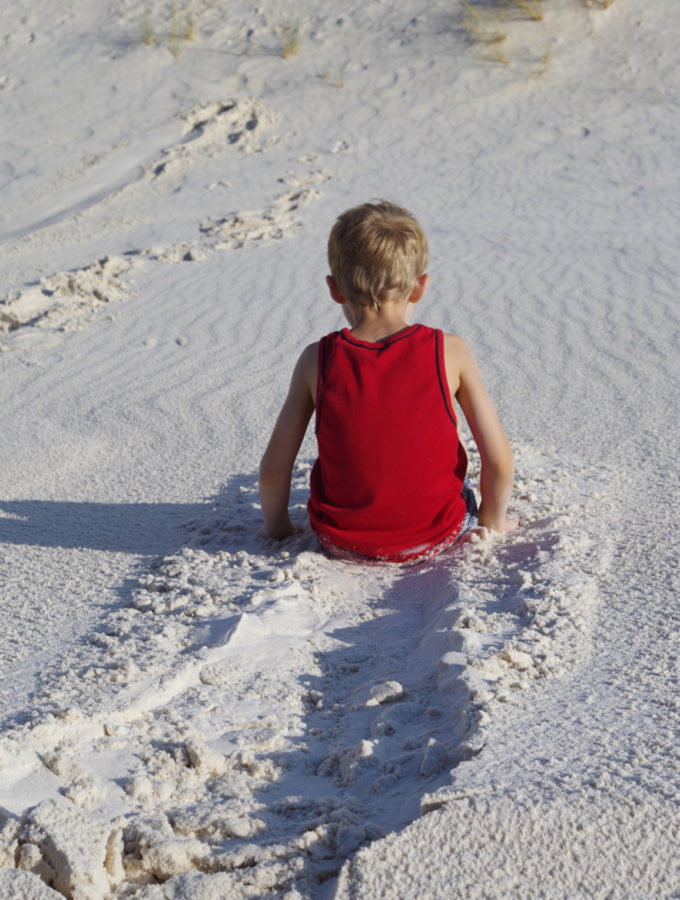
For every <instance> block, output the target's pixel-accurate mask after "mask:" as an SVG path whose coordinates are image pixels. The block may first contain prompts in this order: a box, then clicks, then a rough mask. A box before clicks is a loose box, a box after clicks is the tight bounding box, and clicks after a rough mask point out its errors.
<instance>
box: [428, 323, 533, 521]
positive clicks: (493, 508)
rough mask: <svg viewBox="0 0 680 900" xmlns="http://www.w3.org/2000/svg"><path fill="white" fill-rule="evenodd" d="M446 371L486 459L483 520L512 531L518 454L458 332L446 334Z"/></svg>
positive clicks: (483, 458)
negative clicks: (510, 505)
mask: <svg viewBox="0 0 680 900" xmlns="http://www.w3.org/2000/svg"><path fill="white" fill-rule="evenodd" d="M445 354H446V374H447V378H448V380H449V388H450V390H451V392H452V393H455V395H456V399H457V400H458V403H459V404H460V407H461V409H462V410H463V413H464V415H465V418H466V420H467V423H468V425H469V426H470V431H471V432H472V436H473V438H474V439H475V443H476V444H477V449H478V450H479V455H480V457H481V461H482V473H481V484H480V490H481V494H482V502H481V505H480V508H479V524H480V525H484V526H486V527H487V528H491V529H493V530H494V531H510V530H512V529H513V528H515V527H516V525H517V519H514V518H509V517H508V516H507V509H508V503H509V502H510V495H511V493H512V482H513V478H514V456H513V452H512V448H511V447H510V444H509V443H508V439H507V438H506V436H505V432H504V431H503V426H502V425H501V422H500V419H499V418H498V414H497V412H496V409H495V407H494V405H493V402H492V400H491V397H489V394H488V393H487V390H486V388H485V387H484V382H483V380H482V375H481V372H480V371H479V367H478V365H477V362H476V360H475V358H474V356H473V354H472V351H471V350H470V348H469V347H468V346H467V344H466V343H465V342H464V341H463V340H462V339H461V338H459V337H457V336H455V335H446V336H445Z"/></svg>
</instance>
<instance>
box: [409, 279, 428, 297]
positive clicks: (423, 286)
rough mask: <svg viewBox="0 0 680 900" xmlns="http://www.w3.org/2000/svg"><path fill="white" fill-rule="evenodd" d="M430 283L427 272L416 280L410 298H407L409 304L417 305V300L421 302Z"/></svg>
mask: <svg viewBox="0 0 680 900" xmlns="http://www.w3.org/2000/svg"><path fill="white" fill-rule="evenodd" d="M429 283H430V276H429V275H428V274H427V272H424V273H423V274H422V275H421V276H420V278H418V279H416V283H415V285H414V286H413V290H412V291H411V296H410V297H409V298H408V302H409V303H417V302H418V301H419V300H422V299H423V297H424V295H425V291H426V290H427V287H428V285H429Z"/></svg>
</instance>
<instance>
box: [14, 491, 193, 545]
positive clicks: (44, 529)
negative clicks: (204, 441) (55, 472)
mask: <svg viewBox="0 0 680 900" xmlns="http://www.w3.org/2000/svg"><path fill="white" fill-rule="evenodd" d="M209 510H210V504H208V503H98V502H91V501H68V500H0V543H7V544H16V545H25V546H34V547H55V548H57V547H62V548H69V549H89V550H104V551H110V552H114V553H132V554H136V555H148V554H155V553H165V552H167V551H169V550H170V549H172V544H173V543H176V542H177V540H178V539H179V537H180V534H181V525H182V524H183V523H184V522H185V521H187V520H189V519H196V518H199V517H201V516H205V515H206V513H207V512H209Z"/></svg>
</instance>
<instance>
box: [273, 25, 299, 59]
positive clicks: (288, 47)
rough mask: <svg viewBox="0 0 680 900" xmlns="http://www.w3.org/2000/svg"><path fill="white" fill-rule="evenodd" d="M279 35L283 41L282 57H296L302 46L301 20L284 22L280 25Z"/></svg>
mask: <svg viewBox="0 0 680 900" xmlns="http://www.w3.org/2000/svg"><path fill="white" fill-rule="evenodd" d="M278 34H279V40H280V41H281V56H282V57H283V58H284V59H290V57H291V56H296V55H297V54H298V53H299V52H300V47H301V45H302V29H301V26H300V22H299V20H297V19H287V20H286V21H285V22H282V23H281V25H279V28H278Z"/></svg>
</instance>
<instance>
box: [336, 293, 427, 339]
mask: <svg viewBox="0 0 680 900" xmlns="http://www.w3.org/2000/svg"><path fill="white" fill-rule="evenodd" d="M413 307H414V304H413V303H410V302H409V301H408V300H401V301H400V300H396V301H395V300H391V301H388V302H386V303H383V304H382V306H381V307H380V309H374V308H373V307H372V306H357V305H355V304H350V303H347V304H345V305H344V306H343V312H344V313H345V317H346V319H347V321H348V322H349V324H350V330H351V333H352V335H353V336H354V337H355V338H358V339H359V340H360V341H368V342H369V343H376V342H377V341H384V340H385V338H388V337H392V335H393V334H397V332H399V331H403V330H404V328H407V327H408V323H409V319H410V318H411V313H412V312H413Z"/></svg>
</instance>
